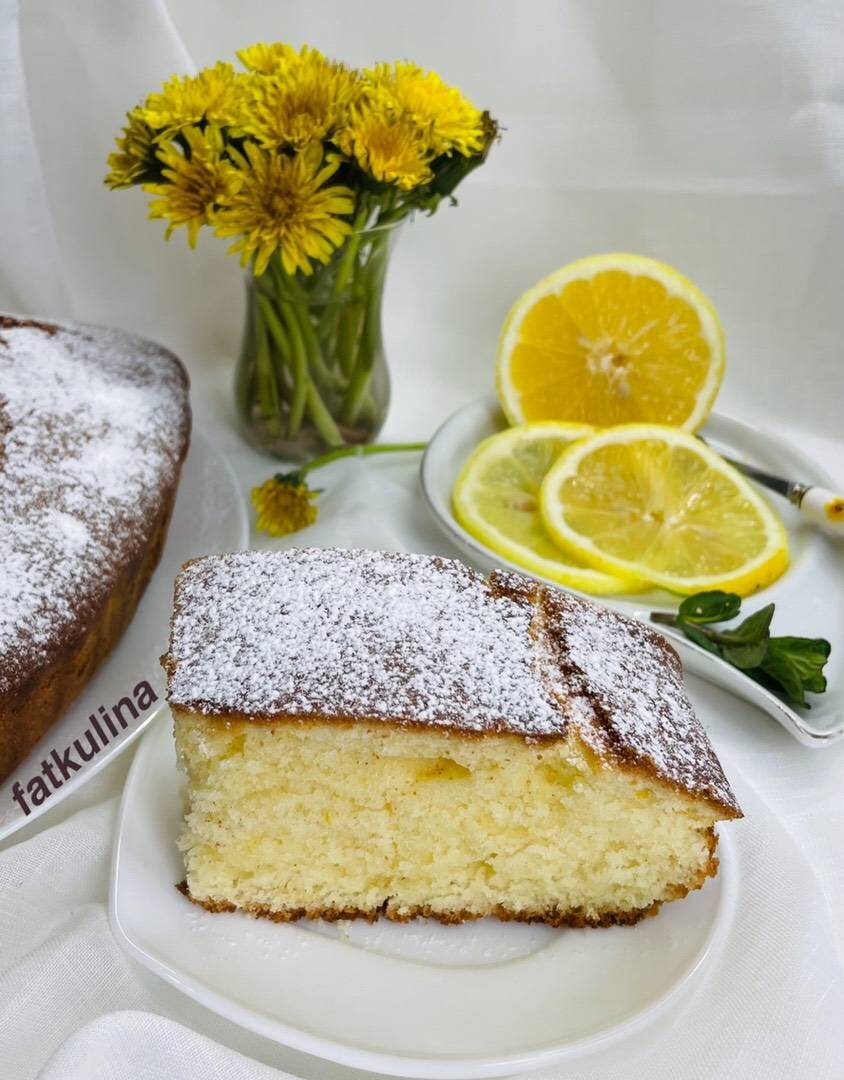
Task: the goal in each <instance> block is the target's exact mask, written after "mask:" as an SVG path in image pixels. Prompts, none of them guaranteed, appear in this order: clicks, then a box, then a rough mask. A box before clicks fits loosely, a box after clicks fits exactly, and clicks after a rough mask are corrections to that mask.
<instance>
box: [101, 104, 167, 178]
mask: <svg viewBox="0 0 844 1080" xmlns="http://www.w3.org/2000/svg"><path fill="white" fill-rule="evenodd" d="M126 119H127V120H128V123H127V124H126V126H125V127H124V128H123V134H122V135H120V136H119V137H118V138H117V139H116V142H117V150H115V151H114V152H113V153H111V154H109V155H108V167H109V169H110V170H111V171H110V172H109V173H108V175H107V176H106V178H105V182H106V184H108V186H109V187H110V188H123V187H131V186H132V185H133V184H137V183H138V181H139V180H140V179H141V178H142V177H143V176H144V174H145V173H147V172H148V171H149V169H150V167H151V166H153V165H154V164H155V150H156V147H155V143H154V142H153V131H152V129H151V128H150V127H149V126H148V125H147V124H146V123H145V122H144V120H143V119H142V118H141V115H140V109H133V110H132V111H131V112H129V113H127V114H126Z"/></svg>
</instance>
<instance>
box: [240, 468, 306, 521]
mask: <svg viewBox="0 0 844 1080" xmlns="http://www.w3.org/2000/svg"><path fill="white" fill-rule="evenodd" d="M318 494H319V492H317V491H311V489H310V488H309V487H308V485H307V484H306V483H305V482H304V480H303V479H302V477H300V476H299V474H298V473H286V474H285V473H276V475H275V476H271V477H270V478H269V480H265V481H264V483H263V484H261V485H260V487H255V488H252V504H253V506H254V507H255V509H256V510H257V511H258V519H257V521H256V522H255V526H256V528H257V529H259V530H260V531H261V532H268V533H269V534H270V536H286V535H287V534H288V533H293V532H298V531H299V530H300V529H304V528H305V527H306V526H308V525H313V523H314V522H315V521H316V519H317V508H316V507H315V506H314V499H316V497H317V495H318Z"/></svg>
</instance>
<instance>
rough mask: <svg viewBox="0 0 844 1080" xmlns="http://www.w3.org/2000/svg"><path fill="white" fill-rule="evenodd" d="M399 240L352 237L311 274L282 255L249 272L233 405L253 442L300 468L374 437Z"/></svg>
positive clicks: (372, 233) (390, 233) (383, 392)
mask: <svg viewBox="0 0 844 1080" xmlns="http://www.w3.org/2000/svg"><path fill="white" fill-rule="evenodd" d="M395 234H396V227H395V226H381V227H375V228H370V229H365V230H362V231H358V232H354V233H352V234H351V235H350V236H349V238H348V239H347V240H346V241H345V243H344V244H343V245H342V247H340V248H339V249H338V250H337V251H336V252H335V253H334V255H333V257H332V259H331V261H330V262H329V263H328V264H326V265H324V266H317V265H316V264H315V269H314V272H313V273H312V274H310V275H304V274H302V273H301V272H299V271H297V272H296V273H294V274H290V273H288V272H287V271H286V270H285V268H284V266H283V265H282V261H281V257H280V255H279V253H278V252H276V254H275V255H273V257H272V258H271V259H270V262H269V265H268V266H267V269H266V270H265V271H264V273H263V274H261V275H260V276H258V277H256V276H254V275H251V274H250V275H248V277H247V283H246V294H247V309H246V327H245V330H244V336H243V344H242V347H241V353H240V360H239V362H238V366H237V371H236V376H235V399H236V406H237V413H238V417H239V421H240V427H241V431H242V434H243V436H244V438H245V439H246V441H247V442H248V443H250V445H252V446H254V447H256V448H257V449H259V450H263V451H265V452H267V453H269V454H272V455H274V456H276V457H279V458H284V459H286V460H289V461H304V460H307V459H309V458H312V457H314V456H316V455H317V454H320V453H323V452H324V451H326V450H329V449H333V448H337V447H343V446H355V445H360V444H362V443H367V442H371V441H372V440H373V439H375V437H376V436H377V435H378V432H379V431H380V430H381V427H382V425H383V423H384V419H385V417H386V414H387V406H388V404H389V400H390V378H389V372H388V370H387V361H386V357H385V355H384V345H383V339H382V334H381V301H382V297H383V293H384V282H385V279H386V274H387V266H388V262H389V258H390V252H391V250H392V245H393V241H394V237H395Z"/></svg>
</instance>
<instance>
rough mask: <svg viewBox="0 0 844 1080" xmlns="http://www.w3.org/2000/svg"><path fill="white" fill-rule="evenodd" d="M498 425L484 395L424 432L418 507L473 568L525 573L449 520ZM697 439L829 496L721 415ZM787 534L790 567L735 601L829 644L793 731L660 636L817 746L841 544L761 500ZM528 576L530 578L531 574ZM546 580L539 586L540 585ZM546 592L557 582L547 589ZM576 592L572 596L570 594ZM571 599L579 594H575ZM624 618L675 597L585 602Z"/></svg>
mask: <svg viewBox="0 0 844 1080" xmlns="http://www.w3.org/2000/svg"><path fill="white" fill-rule="evenodd" d="M506 426H507V425H506V421H505V419H504V417H503V415H502V414H501V410H500V409H499V406H498V402H497V401H496V400H495V398H494V397H491V396H490V397H484V398H481V399H479V400H478V401H474V402H471V403H470V404H469V405H466V406H464V407H463V408H462V409H458V410H457V412H455V413H453V414H452V415H451V416H450V417H449V418H448V419H447V420H446V421H445V423H444V424H442V426H441V427H440V428H439V429H438V430H437V432H436V433H435V434H434V436H433V438H432V439H431V440H430V442H429V443H428V447H427V450H426V451H425V456H424V457H423V459H422V466H421V482H422V491H423V494H424V497H425V500H426V502H427V503H428V506H429V508H430V510H431V512H432V514H433V516H434V518H435V520H436V521H437V524H438V525H439V526H440V528H441V529H442V530H443V532H444V533H445V535H446V536H447V537H448V538H449V539H450V540H451V541H452V542H453V543H454V544H455V545H456V546H457V547H458V548H459V549H460V550H461V551H462V552H463V553H464V554H465V555H466V556H468V558H469V559H470V561H471V562H472V563H473V564H474V565H476V566H479V567H480V568H481V569H483V570H491V569H494V568H495V567H501V566H504V567H509V568H511V569H513V570H517V571H519V572H520V573H522V574H525V573H530V571H527V570H525V569H524V568H523V567H521V566H519V565H518V564H517V563H514V562H511V561H510V560H508V559H506V558H504V557H503V556H501V555H497V554H496V553H495V552H494V551H492V550H490V549H489V548H487V547H486V546H485V545H484V544H482V543H481V542H480V541H479V540H476V539H475V537H473V536H472V535H471V534H470V533H468V532H467V531H466V530H465V529H464V528H463V526H462V525H461V524H460V523H459V522H458V521H457V519H456V518H455V516H454V513H453V511H452V504H451V495H452V491H453V489H454V484H455V481H456V480H457V476H458V474H459V472H460V469H461V468H462V466H463V462H464V461H465V460H466V458H467V457H468V456H469V454H470V453H471V452H472V450H473V449H474V448H475V447H476V446H477V445H478V443H479V442H480V441H481V440H482V439H485V438H486V437H487V436H489V435H493V434H495V432H497V431H501V430H502V429H503V428H505V427H506ZM703 434H704V435H705V436H706V439H707V441H708V442H711V443H712V445H713V447H714V448H715V449H719V450H722V451H724V452H725V453H727V454H729V456H730V457H733V458H735V459H736V460H745V461H748V462H752V463H754V464H757V465H761V466H762V467H763V468H767V469H768V470H769V471H770V472H773V473H777V474H779V475H780V476H785V477H788V478H789V479H794V480H801V481H806V482H809V483H816V484H823V485H824V486H825V487H829V488H835V487H836V486H837V485H836V483H835V481H834V480H833V479H832V477H830V476H829V475H828V474H826V473H825V472H824V471H823V470H822V469H820V468H819V466H818V465H817V464H816V463H815V462H814V461H812V460H811V459H810V458H808V457H806V456H805V455H804V454H802V453H801V452H800V451H799V450H797V449H796V448H795V447H793V446H791V445H790V444H789V443H788V442H787V441H786V440H784V439H782V438H781V437H780V436H779V435H777V436H776V437H775V436H772V435H768V434H766V433H765V432H763V431H759V430H757V429H756V428H753V427H750V426H749V425H747V424H743V423H741V422H740V421H739V420H734V419H732V418H730V417H727V416H720V415H718V414H713V415H712V416H710V418H709V420H707V422H706V424H705V425H704V428H703ZM766 494H767V496H768V497H769V498H770V501H771V502H772V504H773V505H774V506H775V507H776V509H777V511H778V513H779V514H780V516H781V517H782V519H783V522H784V524H785V527H786V529H787V530H788V536H789V545H790V550H791V566H790V567H789V569H788V570H787V571H786V573H785V574H784V575H783V576H782V577H781V578H780V579H779V581H776V582H774V584H773V585H771V586H770V587H769V588H767V589H764V590H763V591H762V592H760V593H757V594H756V595H754V596H753V597H750V598H748V599H747V600H745V602H744V604H745V607H746V608H747V609H748V610H754V609H755V607H757V606H759V604H758V603H757V601H759V602H761V603H768V602H771V601H773V602H774V603H776V606H777V609H776V614H775V615H774V632H775V633H778V634H799V635H805V636H806V637H825V638H827V639H828V640H829V641H830V642H832V654H831V656H830V659H829V663H828V664H827V667H826V674H827V680H828V683H829V686H828V689H827V691H826V693H825V694H823V695H818V696H814V697H813V700H812V708H811V711H810V712H809V713H807V714H806V715H805V717H804V718H803V720H802V724H803V730H802V731H800V730H798V729H795V728H794V727H793V726H792V724H791V723H790V722H789V721H788V720H787V718H786V717H785V716H784V715H783V711H784V710H783V708H782V704H781V702H780V701H779V699H778V698H777V697H776V696H775V695H774V694H771V693H770V692H769V691H767V690H765V689H764V687H761V686H759V685H758V683H755V682H753V680H752V679H748V678H747V676H746V675H743V674H742V673H741V672H740V671H737V670H735V669H734V668H732V667H730V666H729V664H724V663H722V662H720V661H719V660H718V659H717V658H716V657H713V656H711V655H710V654H709V653H706V652H704V650H703V649H700V648H699V647H698V646H696V645H693V644H692V643H691V642H689V641H687V640H686V639H685V638H683V637H682V636H681V635H679V634H670V635H669V636H670V637H671V642H672V644H673V645H674V646H675V647H676V648H678V649H679V650H680V652H681V653H682V655H683V659H684V661H685V662H686V666H687V667H688V668H689V670H691V671H693V672H694V674H695V675H699V676H700V677H701V678H703V679H707V680H708V681H710V682H714V683H716V684H717V685H719V686H721V687H723V688H724V689H726V690H729V691H730V692H732V693H735V694H737V695H738V696H739V697H742V698H745V699H746V700H748V701H751V702H753V703H754V704H756V705H759V706H760V707H762V708H765V710H766V711H767V712H769V713H770V714H771V715H772V716H774V717H775V718H776V719H777V720H778V721H779V722H780V723H782V724H783V726H784V727H786V728H787V730H789V732H790V733H791V734H792V735H794V736H795V737H796V738H797V739H798V740H799V741H800V742H801V743H803V744H804V745H806V746H812V747H816V748H817V747H823V746H827V745H831V744H833V743H834V742H835V741H837V740H838V739H840V738H841V737H842V736H844V606H842V604H841V597H842V596H843V595H844V546H842V544H841V543H840V542H836V541H835V540H832V539H830V538H829V537H827V536H826V535H825V534H824V533H822V532H821V531H819V530H818V529H816V528H814V527H813V526H812V525H810V524H808V523H807V522H806V521H805V520H804V519H803V518H802V517H801V516H800V514H799V513H798V512H797V510H795V509H794V507H792V506H790V505H789V504H788V503H787V502H786V501H785V499H781V498H779V497H778V496H775V495H772V494H771V493H770V492H768V493H766ZM534 576H538V575H534ZM544 580H548V579H544ZM549 584H552V585H556V587H558V588H560V587H561V586H559V584H558V583H557V582H553V581H550V582H549ZM570 591H571V592H577V590H576V589H572V590H570ZM579 595H581V596H585V595H586V594H585V593H580V594H579ZM587 598H588V599H590V600H593V601H595V602H596V603H602V604H607V605H609V606H610V607H613V608H615V609H616V610H618V611H621V612H624V613H625V614H627V615H631V616H633V617H634V618H638V619H642V620H644V621H648V613H649V612H650V611H654V610H662V611H671V610H676V607H677V603H678V597H675V596H672V595H671V594H670V593H667V592H663V591H661V590H655V591H653V592H649V593H636V594H635V595H630V594H628V595H626V596H623V595H622V596H612V597H608V596H589V597H587Z"/></svg>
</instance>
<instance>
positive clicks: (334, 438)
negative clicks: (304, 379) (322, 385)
mask: <svg viewBox="0 0 844 1080" xmlns="http://www.w3.org/2000/svg"><path fill="white" fill-rule="evenodd" d="M308 412H309V413H310V416H311V419H312V420H313V422H314V424H315V425H316V428H317V431H318V432H319V433H320V435H322V437H323V439H324V440H325V442H326V444H327V445H328V446H338V447H341V446H344V445H345V442H346V440H345V439H344V438H343V436H342V435H341V434H340V429H339V428H338V427H337V425H336V424H335V423H334V417H333V416H332V415H331V413H330V412H329V411H328V409H327V408H326V405H325V402H324V401H323V400H322V398H321V397H320V394H319V390H317V388H316V386H314V384H313V382H312V381H311V380H310V379H308Z"/></svg>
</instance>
